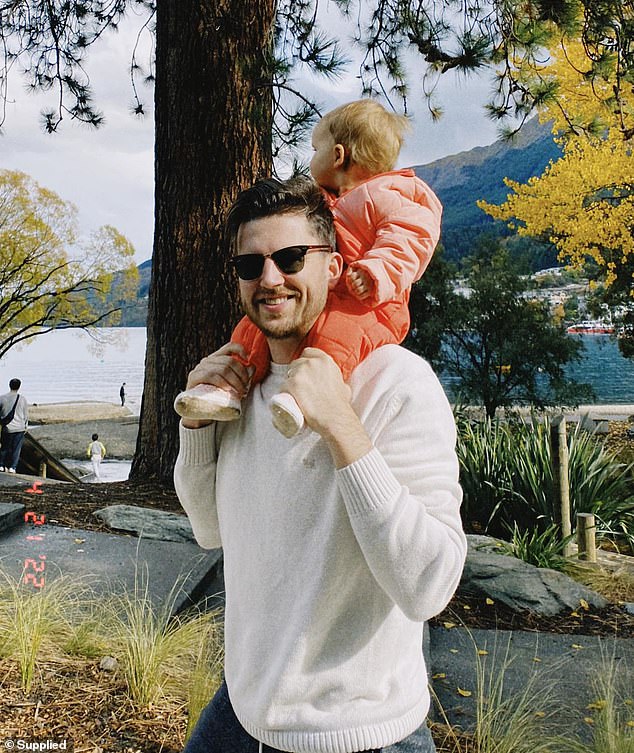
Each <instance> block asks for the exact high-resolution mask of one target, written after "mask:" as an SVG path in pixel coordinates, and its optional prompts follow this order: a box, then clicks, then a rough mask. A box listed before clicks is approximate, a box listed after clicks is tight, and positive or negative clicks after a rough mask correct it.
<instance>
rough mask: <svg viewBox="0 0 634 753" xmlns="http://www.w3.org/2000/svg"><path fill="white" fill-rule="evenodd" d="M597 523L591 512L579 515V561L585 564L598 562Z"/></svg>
mask: <svg viewBox="0 0 634 753" xmlns="http://www.w3.org/2000/svg"><path fill="white" fill-rule="evenodd" d="M596 528H597V526H596V523H595V520H594V515H593V514H592V513H591V512H580V513H577V547H578V548H579V559H580V560H584V562H596V561H597V542H596V536H595V531H596Z"/></svg>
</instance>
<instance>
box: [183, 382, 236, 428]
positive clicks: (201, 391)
mask: <svg viewBox="0 0 634 753" xmlns="http://www.w3.org/2000/svg"><path fill="white" fill-rule="evenodd" d="M174 410H175V411H176V412H177V413H178V415H179V416H182V417H183V418H191V419H193V420H200V421H204V420H211V421H233V420H234V419H236V418H240V414H241V413H242V405H241V403H240V400H239V398H238V397H237V396H236V394H235V393H233V392H229V390H223V389H220V388H219V387H214V386H213V385H211V384H198V385H196V386H195V387H192V389H191V390H185V391H184V392H181V393H180V394H179V395H177V396H176V400H174Z"/></svg>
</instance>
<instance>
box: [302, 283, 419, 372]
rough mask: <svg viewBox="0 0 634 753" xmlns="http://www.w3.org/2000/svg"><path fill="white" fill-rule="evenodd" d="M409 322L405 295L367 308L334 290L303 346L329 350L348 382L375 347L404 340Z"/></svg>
mask: <svg viewBox="0 0 634 753" xmlns="http://www.w3.org/2000/svg"><path fill="white" fill-rule="evenodd" d="M409 325H410V318H409V310H408V308H407V301H406V298H405V297H403V298H402V299H399V300H394V301H389V302H388V303H384V304H382V305H381V306H376V307H375V308H368V307H367V306H364V305H363V304H362V303H361V302H360V301H357V300H356V299H353V298H352V297H351V296H348V295H343V296H341V295H339V294H338V292H335V293H333V294H331V295H330V297H329V298H328V304H327V306H326V308H325V309H324V311H323V312H322V313H321V315H320V317H319V318H318V319H317V321H316V322H315V324H314V325H313V327H312V329H311V331H310V332H309V333H308V336H307V337H306V341H305V343H303V347H311V348H320V349H321V350H323V351H325V352H326V353H328V355H329V356H331V358H333V360H334V361H335V362H336V364H337V366H339V368H340V369H341V373H342V374H343V378H344V380H345V381H346V382H347V381H348V379H349V378H350V374H352V372H353V371H354V369H355V367H357V366H358V365H359V364H360V363H361V361H363V360H364V359H365V358H367V357H368V356H369V355H370V353H372V351H373V350H376V349H377V348H380V347H381V346H382V345H398V344H400V343H401V342H403V340H404V339H405V336H406V335H407V331H408V330H409Z"/></svg>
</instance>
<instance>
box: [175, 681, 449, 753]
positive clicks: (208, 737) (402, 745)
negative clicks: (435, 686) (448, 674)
mask: <svg viewBox="0 0 634 753" xmlns="http://www.w3.org/2000/svg"><path fill="white" fill-rule="evenodd" d="M258 750H259V743H258V741H257V740H256V739H255V738H253V737H251V735H249V734H248V733H247V732H246V731H245V730H244V729H243V727H242V726H241V724H240V722H239V721H238V719H237V718H236V715H235V713H234V711H233V707H232V706H231V701H230V700H229V694H228V692H227V686H226V684H225V683H224V682H223V683H222V685H221V686H220V688H219V690H218V692H217V693H216V695H215V696H214V697H213V698H212V699H211V701H210V703H209V704H208V705H207V706H206V707H205V708H204V709H203V712H202V714H201V715H200V719H199V720H198V724H197V725H196V726H195V727H194V731H193V732H192V734H191V737H190V738H189V740H188V741H187V744H186V745H185V748H184V750H183V753H258ZM262 751H263V753H281V751H278V750H276V749H275V748H269V747H268V745H263V746H262ZM363 753H436V746H435V745H434V741H433V740H432V737H431V733H430V731H429V729H428V728H427V725H426V724H423V725H422V726H421V727H419V728H418V729H417V730H416V732H414V733H413V734H412V735H410V736H409V737H407V738H405V740H401V742H399V743H396V744H395V745H390V746H389V748H377V749H376V750H375V751H363Z"/></svg>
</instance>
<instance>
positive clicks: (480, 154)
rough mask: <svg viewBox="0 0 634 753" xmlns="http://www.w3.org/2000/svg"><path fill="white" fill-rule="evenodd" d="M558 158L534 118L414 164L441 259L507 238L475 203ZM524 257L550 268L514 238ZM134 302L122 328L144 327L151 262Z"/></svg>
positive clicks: (545, 254) (537, 248)
mask: <svg viewBox="0 0 634 753" xmlns="http://www.w3.org/2000/svg"><path fill="white" fill-rule="evenodd" d="M560 156H561V150H560V148H559V147H558V146H557V144H555V142H554V141H553V138H552V133H551V129H550V126H549V125H547V124H546V125H541V124H539V123H538V122H537V119H536V118H534V119H533V120H531V121H529V122H528V123H526V125H525V126H524V127H523V128H522V130H521V131H520V132H519V134H518V135H517V136H516V137H515V138H514V139H513V141H511V142H509V141H505V140H499V141H496V142H495V143H494V144H491V145H490V146H478V147H476V148H475V149H471V150H470V151H468V152H460V153H459V154H453V155H451V156H449V157H443V158H442V159H439V160H436V161H435V162H430V163H429V164H427V165H416V166H414V168H413V169H414V171H415V172H416V174H417V175H418V176H419V177H421V178H422V179H423V180H424V181H425V182H426V183H428V184H429V185H430V186H431V187H432V188H433V190H434V191H435V192H436V194H437V195H438V198H439V199H440V200H441V201H442V203H443V207H444V209H443V222H442V239H441V240H442V243H443V246H444V248H445V256H446V257H447V258H448V259H450V260H453V261H459V260H460V259H462V258H463V257H464V256H467V255H469V254H471V252H472V251H473V249H474V247H475V245H476V244H477V242H478V238H479V237H480V236H482V235H485V234H489V233H492V234H494V235H497V236H505V235H508V230H507V228H506V224H505V223H503V222H495V221H494V220H492V219H491V218H490V217H489V216H488V215H487V214H485V213H484V212H483V211H482V210H481V209H478V207H477V206H476V201H477V200H478V199H486V200H487V201H490V202H493V203H500V202H502V201H504V199H505V198H506V195H507V194H508V193H509V189H508V188H507V187H506V186H505V185H504V178H511V179H512V180H516V181H518V182H519V183H525V182H526V181H527V180H528V179H529V178H531V177H532V176H533V175H541V173H542V172H543V171H544V168H545V167H546V165H548V163H549V162H550V161H551V160H556V159H558V158H559V157H560ZM513 249H514V251H515V253H516V255H522V256H523V257H524V258H525V259H527V262H526V263H527V266H528V267H530V269H528V271H536V270H538V269H543V268H546V267H551V266H554V264H555V252H554V251H553V250H552V248H551V247H549V246H547V245H545V244H541V243H538V242H536V241H530V240H524V239H513V244H512V250H513ZM138 270H139V287H138V292H137V301H136V303H134V304H132V305H131V306H128V307H126V309H125V310H124V312H123V315H122V321H121V325H122V326H126V327H140V326H145V320H146V316H147V296H148V289H149V285H150V275H151V272H152V260H151V259H148V260H147V261H145V262H143V264H140V265H139V267H138Z"/></svg>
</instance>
